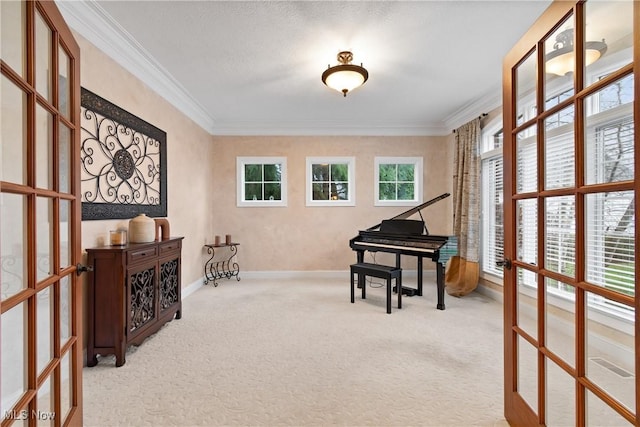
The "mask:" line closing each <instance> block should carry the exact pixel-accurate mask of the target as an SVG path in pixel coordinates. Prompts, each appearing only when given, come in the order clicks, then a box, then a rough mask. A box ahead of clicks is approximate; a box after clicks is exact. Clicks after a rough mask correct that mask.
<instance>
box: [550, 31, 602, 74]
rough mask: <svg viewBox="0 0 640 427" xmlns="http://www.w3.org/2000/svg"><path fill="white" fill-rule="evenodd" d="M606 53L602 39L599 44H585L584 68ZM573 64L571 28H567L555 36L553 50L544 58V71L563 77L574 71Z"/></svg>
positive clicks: (594, 42)
mask: <svg viewBox="0 0 640 427" xmlns="http://www.w3.org/2000/svg"><path fill="white" fill-rule="evenodd" d="M606 51H607V44H606V43H605V42H604V39H602V41H601V42H596V41H591V42H586V43H585V56H584V63H585V66H587V65H591V64H593V63H594V62H596V61H597V60H598V59H600V57H601V56H602V55H604V53H605V52H606ZM574 63H575V60H574V53H573V28H568V29H566V30H564V31H561V32H560V33H558V35H557V36H556V42H555V43H554V44H553V50H552V51H551V52H549V53H548V54H547V56H546V64H545V71H546V72H547V73H551V74H556V75H558V76H564V75H566V74H567V73H570V72H572V71H574V67H575V64H574Z"/></svg>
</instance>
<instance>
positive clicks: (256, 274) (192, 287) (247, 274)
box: [182, 270, 436, 299]
mask: <svg viewBox="0 0 640 427" xmlns="http://www.w3.org/2000/svg"><path fill="white" fill-rule="evenodd" d="M402 274H403V275H404V276H405V277H411V278H414V277H417V276H418V271H417V270H403V272H402ZM422 274H423V277H425V278H429V279H430V280H435V275H436V272H435V270H427V271H424V272H423V273H422ZM432 276H433V278H432ZM240 279H271V280H274V279H282V280H286V279H295V280H303V279H316V280H317V279H333V280H336V279H344V280H347V281H348V280H349V271H348V270H344V271H336V270H317V271H241V272H240ZM202 286H204V277H201V278H199V279H197V280H196V281H194V282H192V283H191V284H189V285H187V286H185V287H183V288H182V299H185V298H187V297H189V296H190V295H191V294H193V293H194V292H195V291H197V290H198V289H200V288H201V287H202Z"/></svg>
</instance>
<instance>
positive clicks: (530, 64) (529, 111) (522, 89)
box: [515, 50, 536, 125]
mask: <svg viewBox="0 0 640 427" xmlns="http://www.w3.org/2000/svg"><path fill="white" fill-rule="evenodd" d="M515 86H516V87H515V91H516V122H517V124H518V125H520V124H522V123H524V122H526V121H527V120H529V119H531V118H532V117H533V116H534V115H535V99H536V98H535V90H536V51H535V50H534V51H533V52H532V53H531V54H530V55H529V56H528V57H527V58H526V59H525V60H524V61H523V62H522V63H521V64H520V65H519V66H518V67H517V68H516V78H515Z"/></svg>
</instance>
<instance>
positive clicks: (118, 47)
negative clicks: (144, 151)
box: [56, 0, 214, 133]
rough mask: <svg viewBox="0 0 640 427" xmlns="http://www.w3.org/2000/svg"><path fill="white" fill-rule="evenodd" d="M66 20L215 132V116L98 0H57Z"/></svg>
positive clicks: (195, 119)
mask: <svg viewBox="0 0 640 427" xmlns="http://www.w3.org/2000/svg"><path fill="white" fill-rule="evenodd" d="M56 5H57V6H58V8H59V9H60V12H61V13H62V15H63V16H64V19H65V21H66V22H67V24H69V26H70V27H71V28H73V29H74V30H75V31H77V32H78V33H79V34H80V35H81V36H83V37H84V38H86V39H87V40H88V41H89V42H91V43H92V44H94V45H95V46H96V47H97V48H98V49H100V50H101V51H102V52H104V53H105V54H106V55H108V56H109V57H111V58H112V59H113V60H115V61H116V62H117V63H118V64H120V65H121V66H122V67H124V68H125V69H126V70H127V71H129V72H130V73H131V74H133V75H134V76H136V77H137V78H138V79H140V81H142V82H144V83H145V84H146V85H147V86H149V87H150V88H151V89H152V90H153V91H154V92H156V93H158V94H159V95H160V96H162V97H163V98H164V99H166V100H167V101H168V102H169V103H170V104H171V105H173V106H174V107H176V108H177V109H178V110H180V111H181V112H182V113H184V114H185V115H186V116H187V117H189V118H190V119H191V120H193V121H194V122H196V123H197V124H198V125H200V126H201V127H202V128H203V129H204V130H206V131H207V132H209V133H213V129H214V125H213V118H212V117H211V116H210V115H209V114H208V113H207V111H206V110H205V109H204V108H203V107H202V106H201V105H200V104H199V103H198V102H196V101H195V100H194V99H193V98H192V97H191V96H190V95H189V93H188V92H187V91H186V90H185V89H184V87H183V86H182V85H181V84H180V83H178V81H177V80H176V79H174V78H173V76H172V75H171V74H170V73H169V72H168V71H167V70H166V69H165V68H164V67H163V66H162V65H160V64H159V63H158V62H157V61H156V60H155V59H154V58H153V56H152V55H151V54H150V53H149V52H148V51H147V50H146V49H144V48H143V47H142V46H141V45H140V44H139V43H138V42H137V41H136V40H135V39H134V38H133V37H132V36H131V34H129V33H128V32H127V31H126V30H125V29H124V28H122V26H121V25H120V24H118V23H117V22H116V21H115V20H114V19H113V18H112V17H111V16H110V15H109V14H108V13H107V12H106V11H105V10H104V9H103V8H102V7H101V6H100V5H99V4H98V3H97V2H96V1H95V0H84V1H70V0H56Z"/></svg>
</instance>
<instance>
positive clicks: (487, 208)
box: [480, 117, 504, 277]
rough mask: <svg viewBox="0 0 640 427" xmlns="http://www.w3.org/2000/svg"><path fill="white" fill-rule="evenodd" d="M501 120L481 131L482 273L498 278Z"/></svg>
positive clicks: (501, 253)
mask: <svg viewBox="0 0 640 427" xmlns="http://www.w3.org/2000/svg"><path fill="white" fill-rule="evenodd" d="M502 140H503V134H502V118H501V117H500V118H498V119H496V120H495V121H494V122H492V123H489V124H488V125H487V126H486V127H485V128H484V129H483V131H482V149H481V152H482V153H481V157H480V158H481V180H482V201H481V203H482V225H481V227H482V230H481V235H482V242H481V243H482V254H481V260H480V262H481V266H482V271H483V272H485V273H489V274H493V275H496V276H498V277H502V267H498V266H497V265H496V262H497V261H501V260H502V259H503V258H504V223H503V213H502V212H503V183H502Z"/></svg>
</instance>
